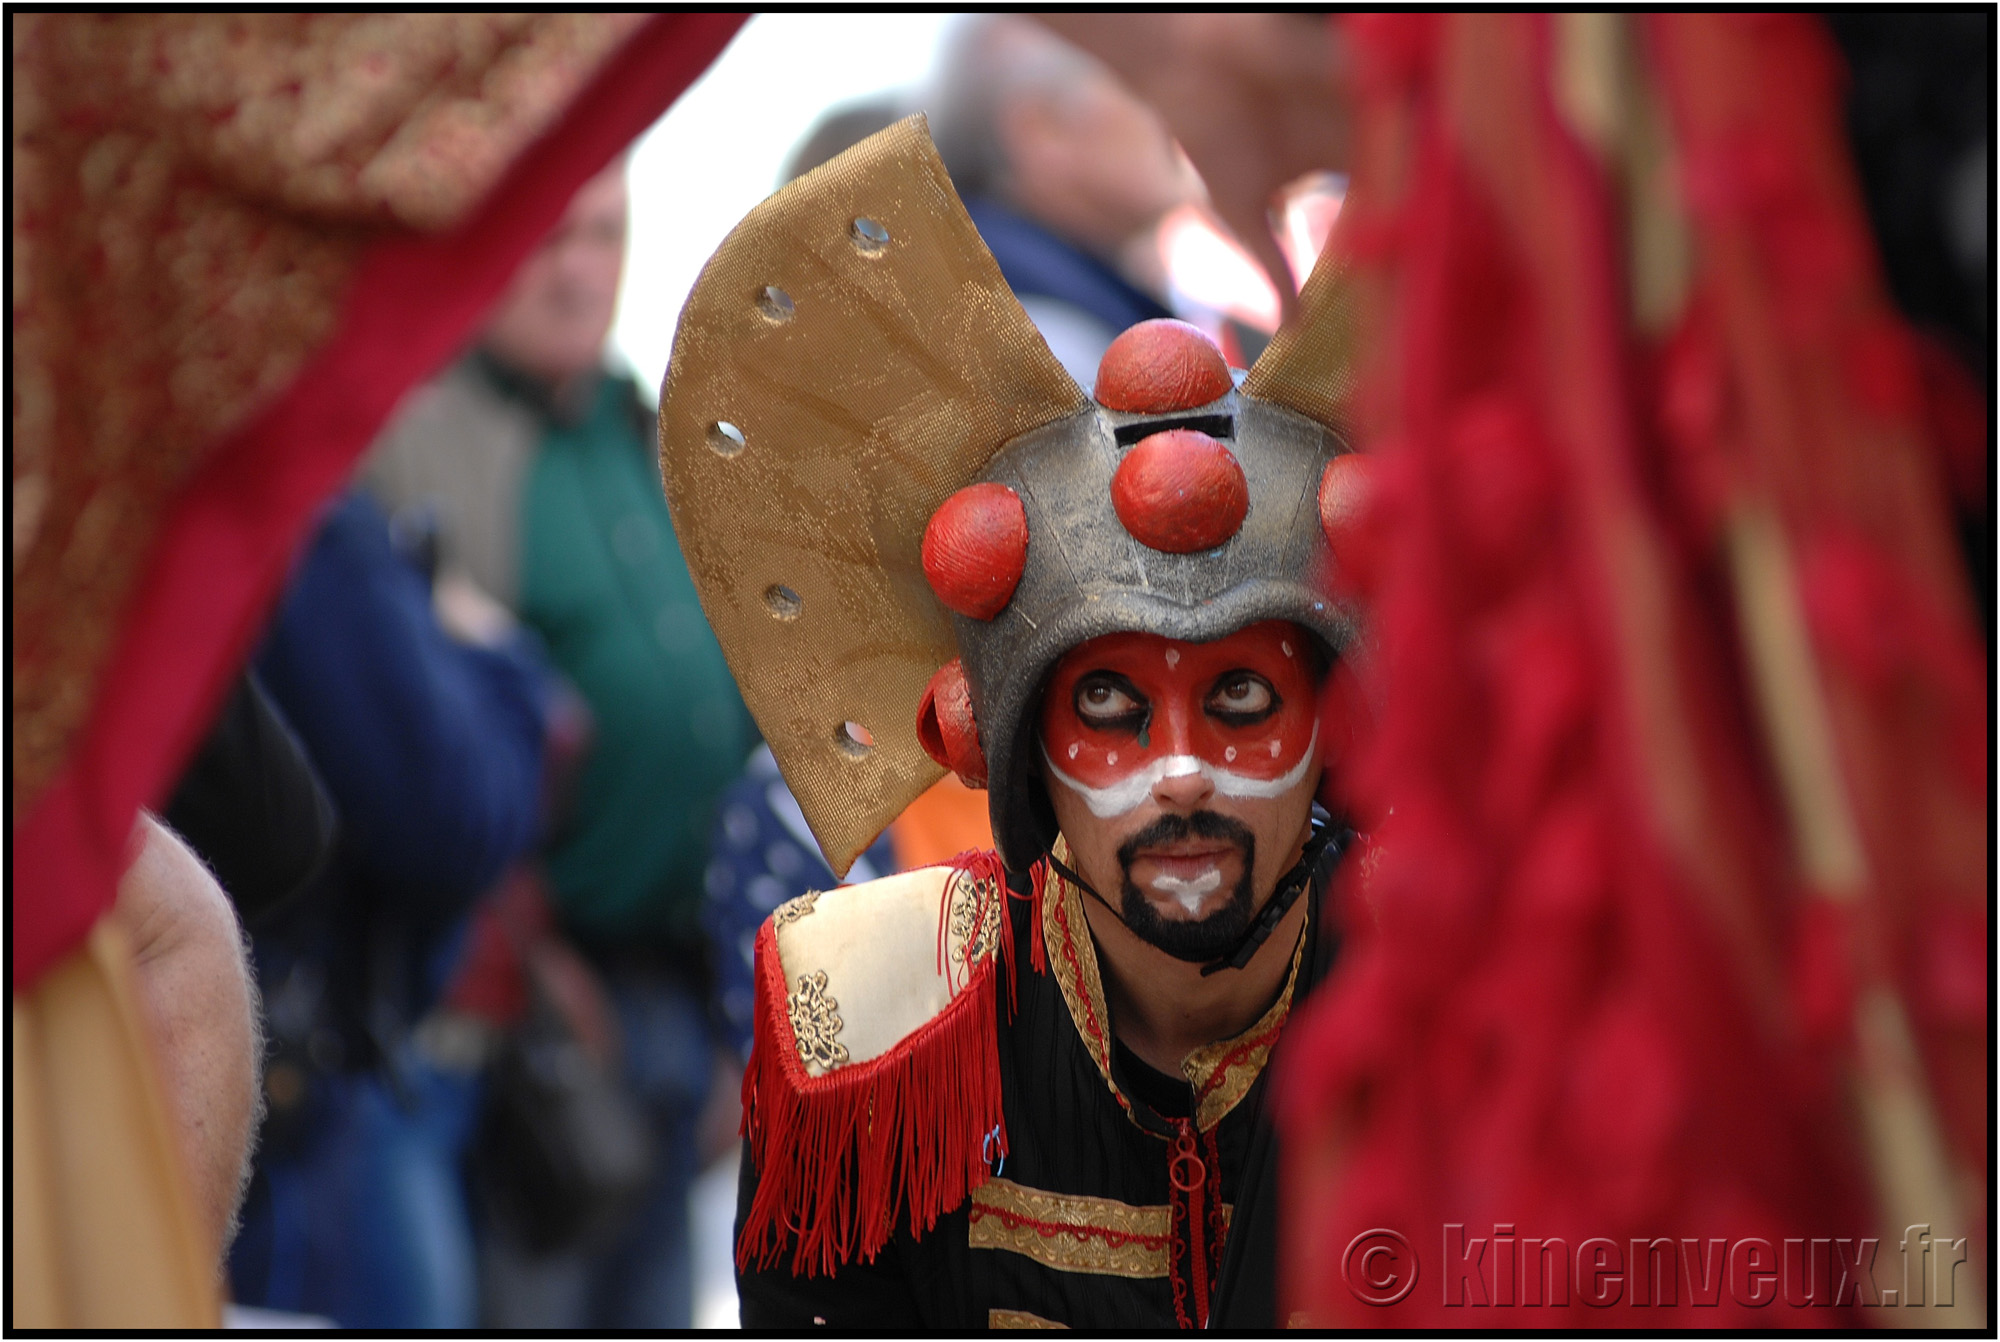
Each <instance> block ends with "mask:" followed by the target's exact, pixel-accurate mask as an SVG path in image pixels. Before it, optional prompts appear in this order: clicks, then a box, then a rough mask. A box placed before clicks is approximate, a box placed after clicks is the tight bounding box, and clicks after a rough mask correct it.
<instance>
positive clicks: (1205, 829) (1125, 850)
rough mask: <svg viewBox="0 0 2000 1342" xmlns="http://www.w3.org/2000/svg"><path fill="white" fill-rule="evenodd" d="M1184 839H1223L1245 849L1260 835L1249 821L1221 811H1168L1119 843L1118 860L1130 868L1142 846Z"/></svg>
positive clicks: (1127, 869) (1146, 846) (1149, 846)
mask: <svg viewBox="0 0 2000 1342" xmlns="http://www.w3.org/2000/svg"><path fill="white" fill-rule="evenodd" d="M1184 839H1223V840H1226V841H1227V842H1229V843H1233V844H1235V845H1236V846H1237V847H1238V848H1241V849H1242V850H1243V851H1244V852H1245V853H1248V852H1249V851H1250V850H1251V848H1252V846H1253V845H1255V843H1256V842H1257V836H1256V835H1255V834H1254V833H1252V832H1251V829H1250V827H1249V826H1248V825H1246V824H1244V823H1243V822H1242V821H1240V820H1235V819H1232V818H1230V817H1229V816H1226V815H1222V814H1219V813H1218V812H1215V811H1196V812H1194V813H1193V814H1192V815H1178V814H1176V813H1174V812H1172V811H1169V812H1167V813H1166V814H1165V815H1162V816H1161V817H1160V818H1159V819H1157V820H1155V821H1153V823H1152V824H1150V825H1148V826H1146V827H1145V828H1144V829H1142V830H1140V831H1139V832H1138V833H1137V834H1134V835H1133V836H1132V837H1131V838H1129V839H1127V840H1125V842H1124V843H1122V844H1120V845H1119V846H1118V863H1119V865H1120V866H1122V867H1123V868H1124V869H1125V870H1126V871H1128V872H1129V871H1131V870H1132V863H1133V862H1134V860H1136V859H1137V858H1138V856H1139V850H1140V849H1142V848H1153V847H1157V846H1160V845H1164V844H1170V843H1179V842H1181V841H1182V840H1184Z"/></svg>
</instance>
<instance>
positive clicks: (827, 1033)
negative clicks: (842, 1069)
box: [785, 969, 847, 1072]
mask: <svg viewBox="0 0 2000 1342" xmlns="http://www.w3.org/2000/svg"><path fill="white" fill-rule="evenodd" d="M785 1006H786V1007H787V1008H788V1009H789V1010H790V1012H791V1016H792V1038H793V1040H794V1041H795V1042H796V1043H797V1045H798V1050H799V1061H800V1062H801V1063H803V1064H805V1067H806V1070H807V1071H808V1072H810V1071H812V1069H813V1068H814V1067H815V1066H817V1067H818V1068H819V1070H820V1071H822V1072H830V1071H832V1070H833V1069H834V1068H836V1067H838V1066H840V1065H841V1064H842V1063H844V1062H846V1061H847V1045H845V1044H843V1043H841V1042H840V1031H841V1028H842V1027H843V1026H844V1025H845V1024H846V1022H845V1021H843V1020H841V1018H840V1003H838V1002H836V1001H835V1000H834V999H833V998H831V997H829V996H827V993H826V971H825V970H824V969H820V970H815V971H814V972H812V973H810V974H801V975H799V986H798V987H797V988H796V989H794V990H793V991H792V992H791V993H790V994H788V995H787V996H786V998H785Z"/></svg>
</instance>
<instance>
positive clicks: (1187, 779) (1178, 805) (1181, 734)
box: [1153, 709, 1215, 811]
mask: <svg viewBox="0 0 2000 1342" xmlns="http://www.w3.org/2000/svg"><path fill="white" fill-rule="evenodd" d="M1189 726H1190V724H1189V723H1188V721H1187V717H1186V715H1185V714H1184V713H1178V712H1174V711H1172V710H1171V709H1169V711H1167V712H1166V713H1163V714H1161V715H1160V716H1159V719H1157V720H1156V721H1155V723H1154V731H1155V732H1156V733H1157V736H1158V742H1159V748H1160V749H1161V750H1163V751H1165V752H1166V755H1167V756H1168V758H1170V759H1172V760H1173V761H1174V762H1175V763H1176V765H1178V766H1179V767H1177V768H1172V769H1169V770H1167V772H1166V775H1165V776H1163V777H1162V778H1161V779H1160V781H1159V782H1157V783H1155V784H1154V785H1153V800H1154V801H1155V802H1156V803H1158V804H1159V805H1161V806H1164V807H1166V808H1167V809H1169V810H1174V811H1191V810H1193V809H1194V808H1196V807H1198V806H1200V805H1201V804H1202V803H1203V802H1205V801H1207V800H1208V799H1209V798H1210V797H1212V796H1214V795H1215V784H1213V783H1211V782H1210V781H1209V780H1208V776H1207V775H1206V774H1204V773H1203V772H1202V771H1201V769H1200V768H1199V767H1198V766H1197V765H1196V763H1195V754H1194V733H1193V732H1192V731H1190V730H1189Z"/></svg>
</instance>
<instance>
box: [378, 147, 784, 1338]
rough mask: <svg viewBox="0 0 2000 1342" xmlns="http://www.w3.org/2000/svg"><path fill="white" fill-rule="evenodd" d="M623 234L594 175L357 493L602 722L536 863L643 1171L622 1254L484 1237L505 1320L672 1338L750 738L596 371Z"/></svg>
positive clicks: (640, 416) (628, 388)
mask: <svg viewBox="0 0 2000 1342" xmlns="http://www.w3.org/2000/svg"><path fill="white" fill-rule="evenodd" d="M625 235H626V190H625V180H624V165H623V163H622V162H621V163H615V164H613V165H612V166H611V167H610V168H608V169H606V170H605V171H604V172H602V173H600V174H599V175H598V176H597V177H595V178H593V179H591V180H590V181H589V182H587V183H585V184H584V186H583V187H582V188H581V189H580V190H579V191H578V192H577V194H576V196H575V198H574V199H573V200H572V201H571V203H570V205H569V208H568V210H567V211H566V213H565V214H564V217H563V219H562V220H561V221H560V222H559V223H558V224H557V226H556V228H555V229H554V230H553V231H552V232H551V233H550V235H549V236H548V238H547V239H545V240H544V242H543V243H542V245H541V246H540V247H539V248H537V250H536V251H535V252H534V253H533V254H532V255H530V256H529V257H528V259H527V260H526V261H525V262H524V263H523V265H522V267H521V269H520V270H519V271H518V272H517V274H516V275H515V278H514V280H513V282H512V284H511V285H510V286H509V288H508V290H507V292H506V293H505V294H504V295H503V296H502V298H501V299H500V301H499V303H498V305H497V306H496V307H495V309H494V311H493V312H492V314H491V315H490V316H489V317H488V319H487V321H486V324H485V326H484V328H483V330H482V331H481V334H480V337H479V340H478V342H477V345H476V348H474V349H473V350H472V351H470V352H469V353H468V354H467V355H466V356H465V357H464V358H463V359H461V360H460V361H459V362H458V363H457V364H456V365H454V366H453V367H451V368H450V369H447V370H446V371H445V372H444V373H443V374H441V375H440V376H439V377H437V378H436V379H434V380H433V381H432V382H431V383H430V384H428V385H427V386H425V387H423V388H420V389H419V390H418V391H417V392H415V393H414V394H412V396H411V397H410V398H409V400H408V401H407V402H406V403H405V405H404V407H403V408H402V409H401V410H400V411H399V413H398V415H397V417H396V419H395V420H394V421H393V422H392V423H391V424H390V425H389V427H388V429H387V430H386V431H385V432H384V434H383V436H382V439H381V441H380V442H379V443H378V444H377V445H376V446H375V447H374V448H373V449H371V452H370V455H369V458H368V460H367V462H366V463H365V464H364V467H363V473H362V479H363V483H364V485H365V486H366V487H367V488H368V490H369V491H370V492H371V493H372V494H373V495H374V496H375V497H376V498H377V499H379V500H381V501H382V503H383V504H384V505H385V506H386V507H387V508H388V509H389V510H390V511H391V513H392V514H393V515H395V516H398V517H401V516H404V515H407V514H409V513H410V512H411V511H413V510H417V511H428V512H429V513H430V514H431V515H432V516H434V517H435V518H436V520H437V529H436V536H437V549H438V562H439V571H440V573H441V574H447V575H449V576H450V578H451V580H452V581H453V582H454V583H455V584H457V583H462V584H463V585H465V586H467V587H470V588H473V589H475V590H477V591H479V592H481V593H484V594H485V595H486V596H487V597H490V598H491V603H492V604H494V605H497V606H499V607H501V608H504V609H505V610H506V611H508V612H509V613H510V614H511V615H512V616H513V618H515V619H518V620H519V622H520V623H521V624H522V625H524V626H525V627H527V628H530V629H533V630H535V631H536V632H537V633H538V634H539V635H540V636H541V637H542V639H543V640H544V642H545V644H546V646H547V647H548V649H549V654H550V657H551V659H552V660H553V662H554V663H555V665H556V667H557V669H558V670H560V671H561V672H562V673H563V675H564V676H565V677H567V678H568V680H569V681H570V683H572V684H573V685H574V686H575V687H576V690H577V692H578V693H579V694H581V696H582V697H583V700H584V701H585V703H587V704H588V706H589V708H590V712H591V716H592V718H593V719H594V723H595V733H594V736H593V738H592V742H591V745H590V747H589V749H588V751H587V752H586V753H585V754H584V755H583V756H582V758H581V760H580V762H579V768H578V773H577V777H576V782H575V791H574V795H573V796H572V797H571V798H570V804H569V805H568V807H567V808H566V810H565V814H564V815H563V817H562V819H561V820H560V822H559V823H557V824H556V825H554V826H553V827H552V829H551V832H550V834H549V835H548V837H547V841H546V843H545V845H544V846H543V849H542V854H541V855H542V859H543V862H544V865H545V870H546V875H547V879H548V887H549V889H550V892H551V894H552V896H553V902H554V905H555V910H556V914H557V919H558V922H559V924H560V927H561V930H562V932H563V933H564V935H565V936H567V937H568V938H569V939H570V940H572V941H573V942H574V943H575V945H576V947H577V949H578V950H579V951H581V952H582V954H583V956H584V958H585V959H586V960H587V961H588V962H589V964H590V965H591V967H592V968H593V969H594V970H595V972H596V973H597V975H598V976H599V978H600V979H601V980H602V983H603V985H604V988H605V990H606V993H607V995H608V996H609V998H610V1000H611V1003H612V1006H613V1008H614V1010H615V1013H616V1017H617V1024H618V1030H619V1033H620V1035H621V1036H622V1043H623V1056H622V1062H623V1074H624V1081H625V1084H626V1085H627V1086H628V1087H629V1089H630V1091H631V1092H632V1093H633V1094H634V1095H635V1096H636V1097H637V1098H638V1099H639V1100H640V1102H641V1103H642V1104H643V1105H644V1106H645V1109H646V1112H647V1117H648V1119H649V1121H650V1123H651V1125H652V1128H653V1141H654V1154H655V1156H656V1165H655V1168H656V1173H655V1177H654V1179H653V1182H652V1185H651V1187H650V1189H649V1191H648V1194H647V1196H646V1199H645V1202H644V1205H643V1206H642V1207H641V1208H640V1210H639V1211H638V1212H637V1213H636V1214H635V1216H634V1217H633V1219H632V1221H631V1222H630V1224H629V1225H628V1226H627V1227H626V1229H625V1230H624V1232H623V1233H622V1234H621V1235H620V1236H619V1237H618V1239H617V1240H616V1241H615V1242H614V1243H612V1244H610V1245H609V1246H608V1247H603V1248H599V1249H595V1250H592V1251H590V1252H576V1251H566V1250H549V1251H544V1250H540V1249H538V1248H536V1247H535V1246H533V1245H531V1244H530V1243H529V1242H528V1237H523V1236H515V1235H513V1234H512V1233H511V1231H510V1229H509V1227H507V1226H506V1225H504V1224H499V1223H496V1224H495V1225H494V1227H493V1229H494V1231H495V1233H494V1234H492V1235H491V1236H489V1237H488V1238H487V1240H486V1241H485V1242H484V1243H483V1244H482V1246H481V1253H482V1256H483V1269H482V1281H481V1288H482V1292H483V1305H484V1310H485V1317H484V1321H485V1322H486V1323H488V1324H490V1325H493V1326H496V1327H514V1328H536V1329H561V1328H593V1327H594V1328H685V1327H688V1326H690V1324H691V1323H692V1322H693V1290H692V1284H691V1277H690V1270H689V1242H688V1213H687V1193H688V1188H689V1186H690V1185H691V1183H692V1182H693V1179H694V1176H695V1173H696V1171H697V1168H698V1160H697V1153H696V1148H697V1140H696V1129H697V1124H698V1119H699V1116H700V1114H701V1112H702V1110H703V1107H704V1105H705V1104H706V1102H707V1100H708V1096H709V1094H710V1088H711V1083H712V1077H713V1068H714V1060H715V1041H714V1039H713V1031H712V1030H711V1027H710V1020H709V984H710V970H709V964H708V961H709V954H708V949H707V945H706V943H705V939H704V937H703V935H702V927H701V903H702V869H703V865H704V863H705V862H706V860H707V844H708V831H709V827H710V824H711V822H712V819H713V816H714V813H715V802H716V798H717V797H718V796H719V795H720V794H721V792H722V790H723V789H724V788H725V787H726V786H727V785H728V784H729V782H730V781H731V780H732V779H733V778H734V777H735V776H736V775H737V773H738V771H739V770H740V769H741V768H742V765H743V760H744V758H745V756H746V755H748V753H749V751H750V748H751V746H752V745H753V744H754V743H755V742H756V739H757V736H756V729H755V726H754V724H753V723H752V722H751V720H750V715H749V713H748V712H747V711H746V710H745V709H744V707H743V703H742V699H741V698H740V697H739V696H738V694H737V691H736V685H735V682H734V680H733V679H732V678H731V677H730V674H729V669H728V667H727V665H726V664H725V663H724V661H723V658H722V650H721V648H720V647H719V646H717V644H716V642H715V637H714V635H713V634H712V633H711V632H710V631H709V627H708V622H707V620H706V619H705V618H704V616H703V615H702V611H701V605H700V602H699V601H698V599H697V598H696V596H695V591H694V585H693V582H692V580H691V579H690V578H689V576H688V571H687V566H686V564H685V562H684V561H683V560H682V558H681V553H680V544H679V542H678V541H677V540H676V539H675V536H674V529H673V523H672V520H671V519H670V518H669V516H668V513H667V505H666V498H665V495H664V494H663V492H662V490H661V486H660V475H659V463H658V460H657V457H656V449H655V447H654V433H655V427H654V415H653V409H652V406H651V405H650V404H649V403H648V401H647V399H646V397H645V396H644V394H643V393H642V392H641V391H640V389H639V388H638V386H637V385H636V384H635V383H634V382H633V380H632V379H631V377H630V376H628V375H624V374H622V373H618V372H614V371H613V370H611V369H610V368H608V367H606V365H605V359H604V344H605V340H606V337H607V336H608V334H609V332H610V329H611V319H612V314H613V311H614V309H615V307H616V303H617V296H618V283H619V276H620V273H621V270H622V267H623V261H624V250H625Z"/></svg>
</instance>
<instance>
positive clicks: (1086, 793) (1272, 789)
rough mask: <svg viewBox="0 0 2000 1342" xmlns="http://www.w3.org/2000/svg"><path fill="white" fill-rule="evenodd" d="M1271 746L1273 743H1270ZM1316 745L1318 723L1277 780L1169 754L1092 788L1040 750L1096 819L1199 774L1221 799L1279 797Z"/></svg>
mask: <svg viewBox="0 0 2000 1342" xmlns="http://www.w3.org/2000/svg"><path fill="white" fill-rule="evenodd" d="M1272 744H1274V745H1275V744H1276V742H1273V743H1272ZM1318 745H1319V724H1318V723H1314V724H1313V731H1312V739H1311V740H1309V741H1307V742H1306V753H1305V754H1303V755H1301V756H1300V757H1299V762H1298V763H1297V764H1295V765H1293V766H1292V767H1291V769H1290V770H1288V771H1287V772H1286V773H1285V774H1284V775H1282V776H1281V777H1278V778H1270V779H1264V778H1249V777H1246V776H1245V775H1243V774H1240V773H1237V772H1236V771H1235V770H1234V769H1218V768H1216V767H1215V766H1214V765H1213V764H1210V763H1208V762H1207V761H1205V760H1200V759H1197V758H1195V757H1194V756H1193V755H1168V756H1166V757H1165V758H1164V759H1157V760H1154V761H1153V762H1152V763H1151V764H1149V765H1147V766H1146V767H1145V768H1143V769H1141V770H1139V771H1138V772H1137V773H1135V774H1133V775H1132V776H1131V777H1130V778H1126V779H1122V780H1120V781H1119V782H1116V783H1113V784H1112V785H1111V786H1109V787H1091V786H1090V785H1089V784H1087V783H1082V782H1079V781H1078V780H1076V779H1074V778H1071V777H1070V776H1069V775H1068V774H1066V773H1064V772H1063V771H1062V770H1061V769H1059V768H1058V767H1056V762H1055V761H1054V760H1052V759H1050V758H1049V751H1048V747H1047V746H1043V747H1042V763H1043V764H1045V765H1047V766H1048V770H1049V772H1050V773H1051V774H1053V775H1055V778H1056V781H1058V782H1060V783H1061V784H1062V785H1063V786H1064V787H1066V788H1068V789H1069V790H1070V791H1072V792H1074V793H1076V794H1077V795H1078V796H1079V797H1082V798H1083V804H1084V805H1086V806H1088V807H1089V808H1090V813H1091V814H1092V815H1094V816H1096V817H1097V818H1098V819H1099V820H1104V819H1107V818H1109V817H1111V816H1114V815H1124V814H1125V813H1126V812H1127V811H1132V810H1136V809H1138V807H1139V806H1141V805H1142V804H1143V803H1144V802H1145V800H1146V798H1148V797H1150V796H1152V795H1153V789H1154V788H1155V787H1157V786H1159V784H1160V783H1161V782H1162V781H1164V780H1166V779H1169V778H1184V777H1186V776H1187V775H1189V774H1200V775H1201V776H1202V777H1203V778H1206V779H1207V780H1208V781H1209V782H1210V783H1212V784H1214V786H1215V790H1216V792H1217V793H1218V794H1219V795H1221V796H1224V797H1236V798H1255V799H1264V800H1268V799H1269V798H1272V797H1282V796H1284V795H1285V794H1286V793H1287V792H1290V791H1291V790H1292V789H1293V788H1295V787H1297V786H1298V785H1299V784H1300V782H1302V781H1303V780H1304V779H1305V776H1306V770H1307V769H1308V768H1310V767H1311V766H1312V762H1313V756H1314V754H1315V753H1316V748H1317V747H1318Z"/></svg>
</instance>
